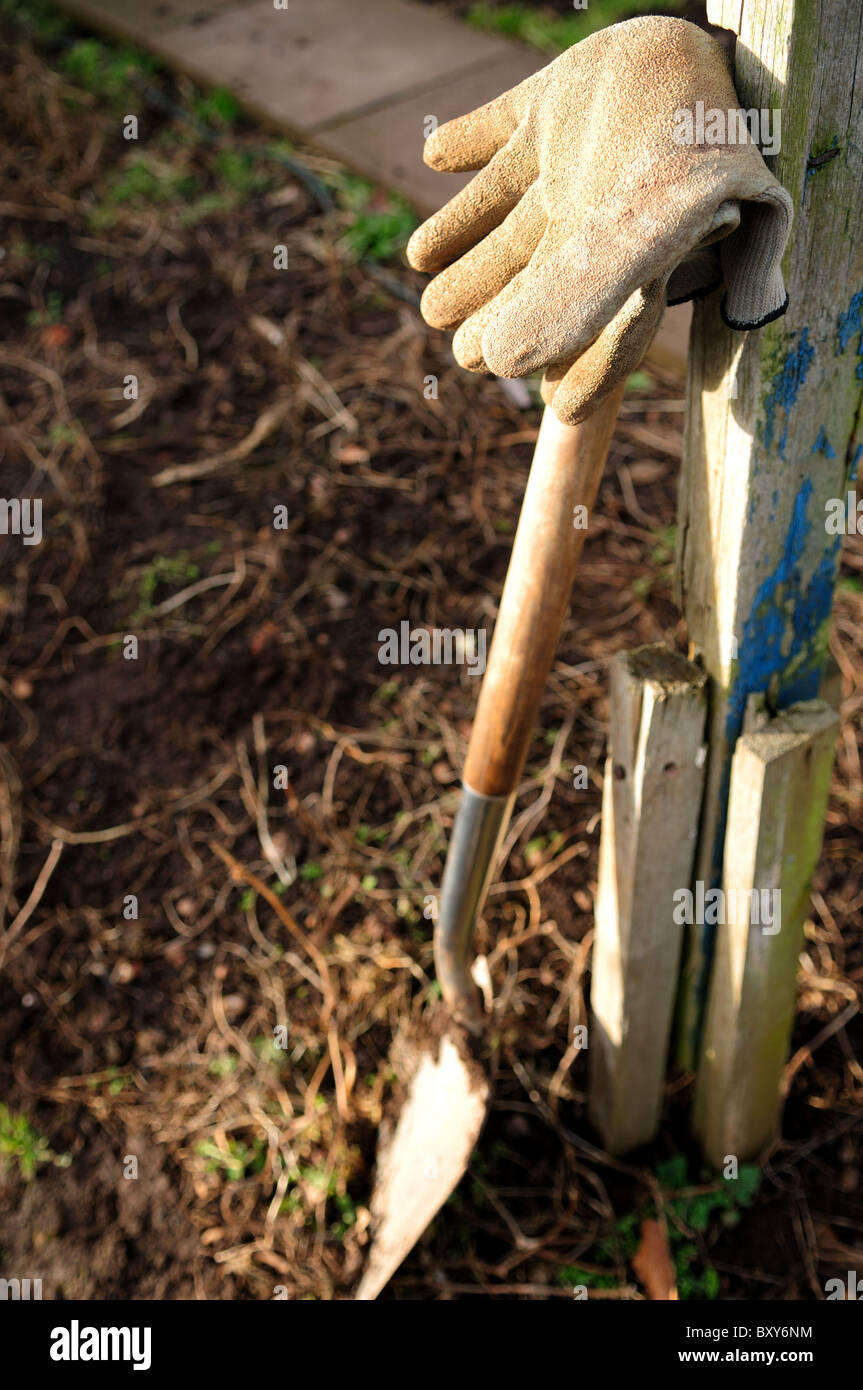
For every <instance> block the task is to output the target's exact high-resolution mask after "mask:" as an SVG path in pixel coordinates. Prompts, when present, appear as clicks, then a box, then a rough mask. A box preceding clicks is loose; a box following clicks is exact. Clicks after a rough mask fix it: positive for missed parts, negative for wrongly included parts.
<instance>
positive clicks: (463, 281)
mask: <svg viewBox="0 0 863 1390" xmlns="http://www.w3.org/2000/svg"><path fill="white" fill-rule="evenodd" d="M546 225H547V224H546V214H545V208H544V206H543V202H542V195H541V193H540V190H539V185H538V184H535V183H534V184H531V186H530V188H529V189H528V190H527V192H526V193H525V195H524V197H523V198H522V199H521V201H520V202H518V203H516V205H515V207H514V208H513V210H512V212H511V213H510V214H509V216H508V217H505V218H504V220H503V222H501V224H500V226H499V227H495V228H494V230H493V231H491V232H489V234H488V236H487V237H485V238H484V239H483V240H482V241H481V242H480V243H479V244H478V245H477V246H474V247H472V248H471V250H470V251H466V252H465V254H464V255H463V256H461V257H460V258H459V260H457V261H454V262H453V264H452V265H450V266H447V268H446V270H442V271H441V273H440V274H439V275H437V276H435V278H434V280H432V282H431V284H430V285H427V286H426V288H425V291H424V293H423V297H422V303H421V305H420V309H421V311H422V316H423V318H424V319H425V321H426V323H428V324H431V326H432V328H453V327H454V326H455V325H456V324H459V323H462V322H463V321H464V320H465V319H466V318H469V317H470V315H471V314H474V313H476V311H477V310H478V309H481V308H482V306H483V305H484V304H487V303H488V302H489V300H491V299H494V298H495V296H496V295H498V294H499V293H500V291H501V290H502V289H503V288H504V286H505V285H507V284H508V283H509V281H510V280H512V278H513V276H515V275H517V274H518V273H519V271H521V270H523V269H524V267H525V266H526V265H527V263H528V261H529V260H530V258H531V256H532V255H533V253H534V251H535V249H536V247H537V245H538V244H539V242H540V240H541V239H542V235H543V232H544V231H545V228H546Z"/></svg>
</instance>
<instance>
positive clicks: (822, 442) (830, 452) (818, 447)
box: [812, 425, 836, 459]
mask: <svg viewBox="0 0 863 1390" xmlns="http://www.w3.org/2000/svg"><path fill="white" fill-rule="evenodd" d="M812 452H813V454H823V455H824V457H825V458H826V459H835V457H836V450H835V449H834V448H833V446H832V444H831V443H830V440H829V439H828V438H827V431H826V429H825V428H824V426H823V425H822V426H821V431H820V433H819V435H818V438H817V439H816V441H815V443H814V444H813V445H812Z"/></svg>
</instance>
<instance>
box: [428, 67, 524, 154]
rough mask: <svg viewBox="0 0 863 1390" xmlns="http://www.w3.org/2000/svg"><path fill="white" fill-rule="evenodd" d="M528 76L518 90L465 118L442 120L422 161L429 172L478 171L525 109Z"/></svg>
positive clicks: (511, 89)
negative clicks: (433, 170)
mask: <svg viewBox="0 0 863 1390" xmlns="http://www.w3.org/2000/svg"><path fill="white" fill-rule="evenodd" d="M530 80H531V79H530V78H529V77H528V78H527V79H526V80H525V81H524V82H520V83H519V85H518V86H517V87H511V88H510V90H509V91H508V92H502V93H501V95H500V96H499V97H495V99H494V101H489V102H487V103H486V105H485V106H478V107H477V109H476V110H475V111H469V112H468V113H467V115H466V116H456V118H455V120H452V121H445V122H444V124H443V125H441V126H438V128H437V130H435V131H433V133H432V134H431V135H430V136H429V137H428V139H427V140H426V142H425V145H424V146H423V159H424V160H425V162H426V164H430V165H431V167H432V169H440V170H443V171H445V172H447V173H451V174H460V173H462V172H463V171H464V170H466V169H481V168H482V167H483V165H484V164H488V162H489V160H490V159H491V158H493V156H494V155H496V154H497V152H498V150H500V149H502V148H503V146H504V145H505V144H506V142H507V140H508V139H509V138H510V136H511V135H512V133H513V131H514V130H515V128H516V126H517V125H518V123H519V121H520V120H521V118H522V116H523V115H524V113H525V111H526V109H527V92H526V90H523V89H525V88H526V87H527V85H528V83H529V82H530Z"/></svg>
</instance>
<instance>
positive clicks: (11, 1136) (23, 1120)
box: [0, 1103, 72, 1182]
mask: <svg viewBox="0 0 863 1390" xmlns="http://www.w3.org/2000/svg"><path fill="white" fill-rule="evenodd" d="M0 1160H4V1161H5V1160H11V1161H12V1163H17V1165H18V1171H19V1173H20V1174H21V1177H22V1178H23V1179H24V1181H25V1182H30V1181H32V1179H33V1178H34V1177H35V1176H36V1169H37V1168H38V1167H39V1165H40V1163H51V1164H53V1165H54V1167H55V1168H68V1167H69V1164H70V1163H71V1162H72V1156H71V1154H56V1153H54V1151H53V1149H52V1148H51V1146H50V1144H49V1143H48V1140H47V1139H46V1138H45V1137H44V1135H41V1134H37V1133H36V1130H35V1129H34V1128H33V1126H32V1125H31V1123H30V1121H29V1120H28V1119H27V1116H26V1115H22V1114H20V1113H18V1114H14V1113H13V1112H12V1111H11V1110H10V1109H9V1107H8V1105H3V1104H2V1103H0Z"/></svg>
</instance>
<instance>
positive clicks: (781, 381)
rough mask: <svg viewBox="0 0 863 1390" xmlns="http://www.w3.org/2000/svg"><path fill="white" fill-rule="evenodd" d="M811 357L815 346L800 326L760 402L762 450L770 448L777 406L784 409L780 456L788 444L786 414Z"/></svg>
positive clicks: (801, 382) (781, 456)
mask: <svg viewBox="0 0 863 1390" xmlns="http://www.w3.org/2000/svg"><path fill="white" fill-rule="evenodd" d="M814 356H815V349H814V347H813V346H812V344H811V343H810V341H809V329H808V328H804V329H802V330H801V332H800V339H799V341H798V343H797V345H796V346H795V347H793V348H791V349H790V350H789V351H788V352H787V353H786V355H785V361H784V362H783V364H782V367H781V369H780V371H779V372H778V373H777V374H776V376H775V377H774V378H773V385H772V386H771V388H770V390H769V392H768V394H767V398H766V400H765V402H764V447H765V448H766V449H772V448H773V436H774V433H775V431H776V412H777V410H780V409H781V410H784V411H785V427H784V429H783V431H782V434H781V436H780V439H779V443H778V445H777V446H776V448H777V453H778V454H779V457H780V458H784V457H785V445H786V444H787V443H788V416H789V414H790V411H791V407H792V405H793V404H794V402H795V401H796V400H797V395H798V392H799V391H800V388H801V386H802V385H803V383H804V382H805V380H806V376H807V373H808V371H809V368H810V366H811V364H812V359H813V358H814Z"/></svg>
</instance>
